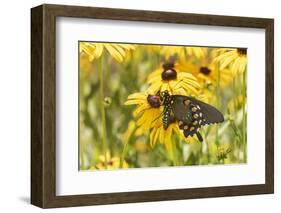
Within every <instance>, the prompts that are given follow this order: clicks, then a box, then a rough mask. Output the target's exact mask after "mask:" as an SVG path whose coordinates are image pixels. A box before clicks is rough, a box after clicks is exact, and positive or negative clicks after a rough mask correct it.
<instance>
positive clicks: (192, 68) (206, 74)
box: [180, 61, 233, 88]
mask: <svg viewBox="0 0 281 213" xmlns="http://www.w3.org/2000/svg"><path fill="white" fill-rule="evenodd" d="M180 63H181V64H182V67H184V68H183V69H184V70H186V71H187V72H190V73H191V74H192V75H193V76H195V77H196V78H197V79H198V81H199V82H200V83H201V85H202V87H203V88H205V87H208V86H209V85H213V86H216V84H217V82H218V80H219V85H220V87H221V88H224V87H225V86H227V85H228V84H229V83H230V82H232V79H233V75H232V73H231V72H230V70H229V69H227V68H224V69H222V70H220V69H219V67H218V66H217V64H215V63H214V62H205V61H200V63H198V64H196V65H194V64H191V63H189V62H185V61H184V62H180Z"/></svg>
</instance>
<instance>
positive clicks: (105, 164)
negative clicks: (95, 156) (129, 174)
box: [90, 152, 129, 170]
mask: <svg viewBox="0 0 281 213" xmlns="http://www.w3.org/2000/svg"><path fill="white" fill-rule="evenodd" d="M128 167H129V166H128V163H127V162H126V161H123V167H122V168H124V169H125V168H128ZM119 168H120V158H119V157H112V156H111V155H110V153H109V152H107V153H106V156H105V155H100V156H99V163H98V164H97V165H95V166H93V167H91V168H90V170H96V169H98V170H103V169H109V170H113V169H119Z"/></svg>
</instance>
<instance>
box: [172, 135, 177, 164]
mask: <svg viewBox="0 0 281 213" xmlns="http://www.w3.org/2000/svg"><path fill="white" fill-rule="evenodd" d="M171 143H172V159H173V163H174V166H179V159H178V151H177V144H176V140H174V141H172V142H171Z"/></svg>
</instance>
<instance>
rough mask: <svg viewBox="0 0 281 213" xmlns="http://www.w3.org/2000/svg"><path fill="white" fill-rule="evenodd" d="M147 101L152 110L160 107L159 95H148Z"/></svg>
mask: <svg viewBox="0 0 281 213" xmlns="http://www.w3.org/2000/svg"><path fill="white" fill-rule="evenodd" d="M147 101H148V103H149V104H150V106H151V107H153V108H159V107H160V96H159V95H148V96H147Z"/></svg>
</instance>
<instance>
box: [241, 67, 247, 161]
mask: <svg viewBox="0 0 281 213" xmlns="http://www.w3.org/2000/svg"><path fill="white" fill-rule="evenodd" d="M242 89H243V104H244V105H243V121H242V126H243V127H242V128H243V130H242V131H243V157H244V163H246V159H247V152H246V151H247V150H246V106H247V104H246V95H247V92H246V91H247V88H246V70H245V71H244V73H243V81H242Z"/></svg>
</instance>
